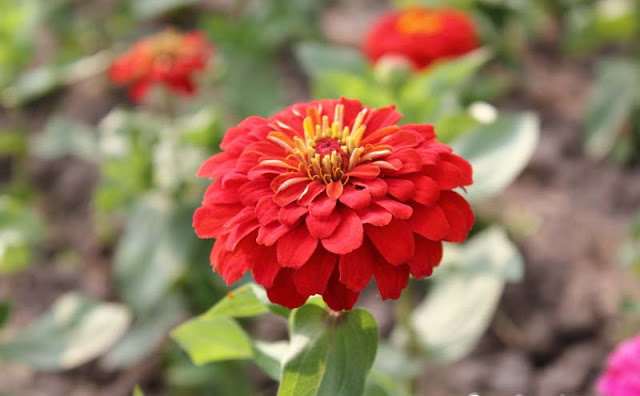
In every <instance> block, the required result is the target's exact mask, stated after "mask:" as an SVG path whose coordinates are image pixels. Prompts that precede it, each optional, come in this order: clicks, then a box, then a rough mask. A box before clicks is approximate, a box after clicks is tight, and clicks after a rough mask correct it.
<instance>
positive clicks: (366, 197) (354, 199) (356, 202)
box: [340, 185, 371, 210]
mask: <svg viewBox="0 0 640 396" xmlns="http://www.w3.org/2000/svg"><path fill="white" fill-rule="evenodd" d="M340 202H342V203H343V204H345V205H347V206H348V207H350V208H351V209H354V210H358V209H362V208H366V207H367V206H369V204H370V203H371V194H370V193H369V190H368V189H361V190H358V189H357V188H355V187H353V186H352V185H347V186H346V187H345V188H344V192H343V193H342V195H341V196H340Z"/></svg>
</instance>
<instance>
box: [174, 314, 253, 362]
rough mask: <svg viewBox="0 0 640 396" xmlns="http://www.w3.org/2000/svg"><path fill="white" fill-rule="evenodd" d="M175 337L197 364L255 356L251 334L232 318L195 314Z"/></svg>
mask: <svg viewBox="0 0 640 396" xmlns="http://www.w3.org/2000/svg"><path fill="white" fill-rule="evenodd" d="M171 337H172V338H173V339H174V340H175V341H176V342H177V343H178V344H180V346H181V347H182V348H183V349H184V350H185V351H186V352H187V353H188V354H189V356H190V357H191V360H192V361H193V363H195V364H197V365H201V364H205V363H211V362H216V361H220V360H238V359H251V358H252V357H253V349H252V346H251V340H250V339H249V336H248V335H247V333H245V331H244V330H243V329H242V327H240V325H238V323H237V322H236V321H235V320H234V319H231V318H226V317H214V318H195V319H192V320H190V321H188V322H186V323H184V324H182V325H180V326H179V327H178V328H177V329H176V330H174V331H173V332H172V333H171Z"/></svg>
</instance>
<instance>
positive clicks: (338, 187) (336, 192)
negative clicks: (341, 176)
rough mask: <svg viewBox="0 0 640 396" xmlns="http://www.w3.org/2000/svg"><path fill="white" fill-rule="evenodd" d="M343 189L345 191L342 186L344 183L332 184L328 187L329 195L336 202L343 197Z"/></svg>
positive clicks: (336, 182)
mask: <svg viewBox="0 0 640 396" xmlns="http://www.w3.org/2000/svg"><path fill="white" fill-rule="evenodd" d="M343 189H344V186H343V185H342V182H339V181H334V182H331V183H329V185H328V186H327V195H328V196H329V197H330V198H331V199H333V200H336V199H338V198H340V195H342V191H343Z"/></svg>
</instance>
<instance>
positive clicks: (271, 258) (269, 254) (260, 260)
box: [251, 247, 281, 288]
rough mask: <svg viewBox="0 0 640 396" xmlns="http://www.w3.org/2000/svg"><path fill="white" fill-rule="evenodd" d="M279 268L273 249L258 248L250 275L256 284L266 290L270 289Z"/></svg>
mask: <svg viewBox="0 0 640 396" xmlns="http://www.w3.org/2000/svg"><path fill="white" fill-rule="evenodd" d="M280 268H281V267H280V264H279V263H278V257H277V256H276V249H275V248H273V247H268V248H260V251H259V254H258V256H256V258H255V261H254V262H253V268H252V269H251V273H252V275H253V279H255V281H256V282H258V283H259V284H261V285H262V286H264V287H266V288H270V287H271V286H272V285H273V280H274V279H275V278H276V275H278V271H279V270H280Z"/></svg>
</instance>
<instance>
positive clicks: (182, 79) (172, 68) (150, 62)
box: [109, 29, 213, 103]
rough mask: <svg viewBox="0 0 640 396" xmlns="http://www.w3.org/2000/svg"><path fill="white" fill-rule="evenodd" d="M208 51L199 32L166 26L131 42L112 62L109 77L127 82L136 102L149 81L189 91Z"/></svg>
mask: <svg viewBox="0 0 640 396" xmlns="http://www.w3.org/2000/svg"><path fill="white" fill-rule="evenodd" d="M212 52H213V47H212V46H211V45H210V44H209V43H207V41H206V39H205V37H204V34H202V33H201V32H192V33H186V34H181V33H178V32H176V31H174V30H171V29H168V30H165V31H163V32H161V33H158V34H155V35H153V36H150V37H148V38H145V39H143V40H140V41H138V42H137V43H136V44H134V46H133V47H132V48H131V49H130V50H129V51H128V52H127V53H125V54H123V55H121V56H120V57H119V58H118V59H116V60H115V61H114V62H113V64H112V65H111V67H110V69H109V77H110V78H111V81H113V82H114V83H116V84H131V88H130V89H129V96H130V97H131V99H132V100H133V101H134V102H136V103H138V102H140V101H142V100H144V98H145V96H146V95H147V92H148V91H149V88H150V87H151V85H152V84H164V85H165V86H167V87H168V88H169V89H170V90H171V91H173V92H175V93H178V94H182V95H192V94H194V93H195V92H196V86H195V85H194V83H193V81H192V79H191V78H192V77H191V76H192V74H193V73H194V72H196V71H199V70H203V69H204V68H205V67H206V65H207V61H208V59H209V57H210V56H211V54H212Z"/></svg>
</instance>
